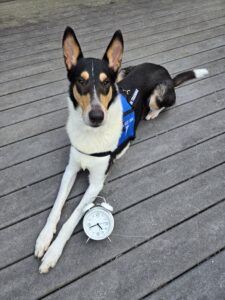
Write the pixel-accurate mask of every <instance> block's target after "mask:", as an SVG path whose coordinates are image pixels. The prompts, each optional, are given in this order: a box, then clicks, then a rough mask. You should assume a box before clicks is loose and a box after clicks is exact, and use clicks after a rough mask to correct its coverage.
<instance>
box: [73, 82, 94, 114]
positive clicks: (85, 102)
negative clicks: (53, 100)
mask: <svg viewBox="0 0 225 300" xmlns="http://www.w3.org/2000/svg"><path fill="white" fill-rule="evenodd" d="M73 94H74V97H75V99H76V100H77V102H78V103H79V105H80V107H81V108H82V110H83V111H84V112H88V111H90V110H91V96H90V94H86V95H81V94H80V93H79V92H78V90H77V87H76V86H74V87H73Z"/></svg>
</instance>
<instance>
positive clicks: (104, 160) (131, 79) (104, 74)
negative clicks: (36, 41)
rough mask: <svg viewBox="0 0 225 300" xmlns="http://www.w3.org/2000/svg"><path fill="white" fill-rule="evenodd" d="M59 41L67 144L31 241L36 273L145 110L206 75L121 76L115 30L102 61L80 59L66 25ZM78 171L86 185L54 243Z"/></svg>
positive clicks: (135, 70)
mask: <svg viewBox="0 0 225 300" xmlns="http://www.w3.org/2000/svg"><path fill="white" fill-rule="evenodd" d="M62 44H63V54H64V61H65V66H66V69H67V76H68V79H69V97H68V109H69V116H68V120H67V125H66V129H67V134H68V136H69V139H70V142H71V148H70V155H69V162H68V165H67V167H66V169H65V172H64V174H63V178H62V182H61V185H60V188H59V192H58V195H57V198H56V200H55V203H54V206H53V208H52V210H51V212H50V214H49V216H48V219H47V222H46V224H45V226H44V228H43V229H42V231H41V232H40V234H39V236H38V238H37V241H36V245H35V256H36V257H38V258H41V257H43V258H42V263H41V265H40V268H39V271H40V273H47V272H48V271H49V269H50V268H53V267H54V266H55V265H56V263H57V261H58V259H59V258H60V256H61V254H62V251H63V249H64V247H65V245H66V243H67V241H68V240H69V238H70V237H71V235H72V233H73V231H74V229H75V227H76V226H77V224H78V222H79V221H80V220H81V218H82V217H83V215H84V208H85V207H86V206H87V205H88V204H89V203H91V202H93V201H94V200H95V198H96V197H97V196H98V194H99V193H100V191H101V190H102V188H103V184H104V181H105V178H106V176H107V174H108V171H109V169H110V166H111V165H112V163H113V161H114V160H115V159H117V158H119V157H121V156H122V155H123V154H124V153H125V152H126V150H127V149H128V148H129V145H130V142H131V140H133V139H134V138H135V131H136V128H137V126H138V123H139V121H140V120H141V119H142V118H143V117H144V116H146V114H147V118H149V117H148V116H149V106H150V108H151V109H153V110H154V111H159V110H161V109H162V108H163V107H166V106H170V105H172V104H173V103H174V101H175V93H174V85H177V84H178V83H179V82H183V81H185V80H186V79H190V78H193V77H194V78H196V77H198V75H199V74H202V73H204V72H203V71H201V72H200V71H191V72H192V73H188V74H187V73H183V75H178V76H177V77H175V79H171V78H170V76H169V73H168V72H167V71H166V70H165V69H164V68H162V67H159V66H156V65H149V64H143V65H140V66H136V67H131V68H128V69H124V70H122V72H121V73H120V74H119V70H120V68H121V62H122V56H123V51H124V43H123V37H122V33H121V32H120V31H119V30H118V31H116V32H115V33H114V35H113V37H112V39H111V41H110V43H109V45H108V47H107V49H106V51H105V54H104V56H103V58H102V59H96V58H84V56H83V53H82V50H81V47H80V44H79V42H78V40H77V38H76V35H75V33H74V31H73V29H72V28H70V27H67V28H66V29H65V32H64V35H63V43H62ZM199 72H200V73H199ZM118 74H119V75H120V76H119V77H120V79H119V80H118ZM185 74H186V75H185ZM193 74H194V75H193ZM185 76H186V77H185ZM122 77H123V78H122ZM117 81H118V83H117ZM127 98H129V99H128V100H127ZM151 118H152V115H151ZM81 169H83V170H85V169H87V170H88V171H89V186H88V189H87V190H86V192H85V193H84V195H83V197H82V199H81V201H80V203H79V205H78V206H77V207H76V209H75V210H74V212H73V213H72V215H71V216H70V218H69V219H68V220H67V221H66V223H65V224H64V225H63V226H62V228H61V230H60V231H59V233H58V236H57V237H56V239H55V240H54V241H53V242H52V239H53V236H54V233H55V232H56V226H57V223H58V221H59V219H60V215H61V210H62V208H63V205H64V203H65V201H66V199H67V197H68V195H69V193H70V190H71V188H72V186H73V184H74V181H75V179H76V176H77V173H78V172H79V171H80V170H81ZM51 242H52V244H51ZM50 244H51V245H50ZM43 255H44V256H43Z"/></svg>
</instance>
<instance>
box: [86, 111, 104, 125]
mask: <svg viewBox="0 0 225 300" xmlns="http://www.w3.org/2000/svg"><path fill="white" fill-rule="evenodd" d="M89 119H90V121H91V122H92V123H93V124H94V125H99V124H100V123H101V122H102V121H103V119H104V112H103V111H102V110H101V109H92V110H91V111H90V112H89Z"/></svg>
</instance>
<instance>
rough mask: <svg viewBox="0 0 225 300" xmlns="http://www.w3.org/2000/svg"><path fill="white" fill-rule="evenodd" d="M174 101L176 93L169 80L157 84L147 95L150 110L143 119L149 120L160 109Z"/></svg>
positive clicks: (158, 112) (156, 115) (156, 114)
mask: <svg viewBox="0 0 225 300" xmlns="http://www.w3.org/2000/svg"><path fill="white" fill-rule="evenodd" d="M175 101H176V94H175V91H174V87H173V85H172V83H171V82H170V81H169V82H162V83H159V84H157V85H156V87H155V88H154V90H153V92H152V94H151V95H150V97H149V109H150V112H149V113H148V114H147V115H146V117H145V119H146V120H150V119H155V118H157V117H158V115H159V114H160V112H161V111H162V110H164V109H165V108H166V107H169V106H172V105H173V104H174V103H175Z"/></svg>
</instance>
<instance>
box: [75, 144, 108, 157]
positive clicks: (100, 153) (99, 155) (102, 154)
mask: <svg viewBox="0 0 225 300" xmlns="http://www.w3.org/2000/svg"><path fill="white" fill-rule="evenodd" d="M72 146H73V145H72ZM73 148H75V149H76V150H77V151H78V152H80V153H82V154H85V155H89V156H95V157H104V156H108V155H112V153H113V152H112V151H106V152H99V153H91V154H89V153H85V152H83V151H80V150H79V149H77V148H76V147H74V146H73Z"/></svg>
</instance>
